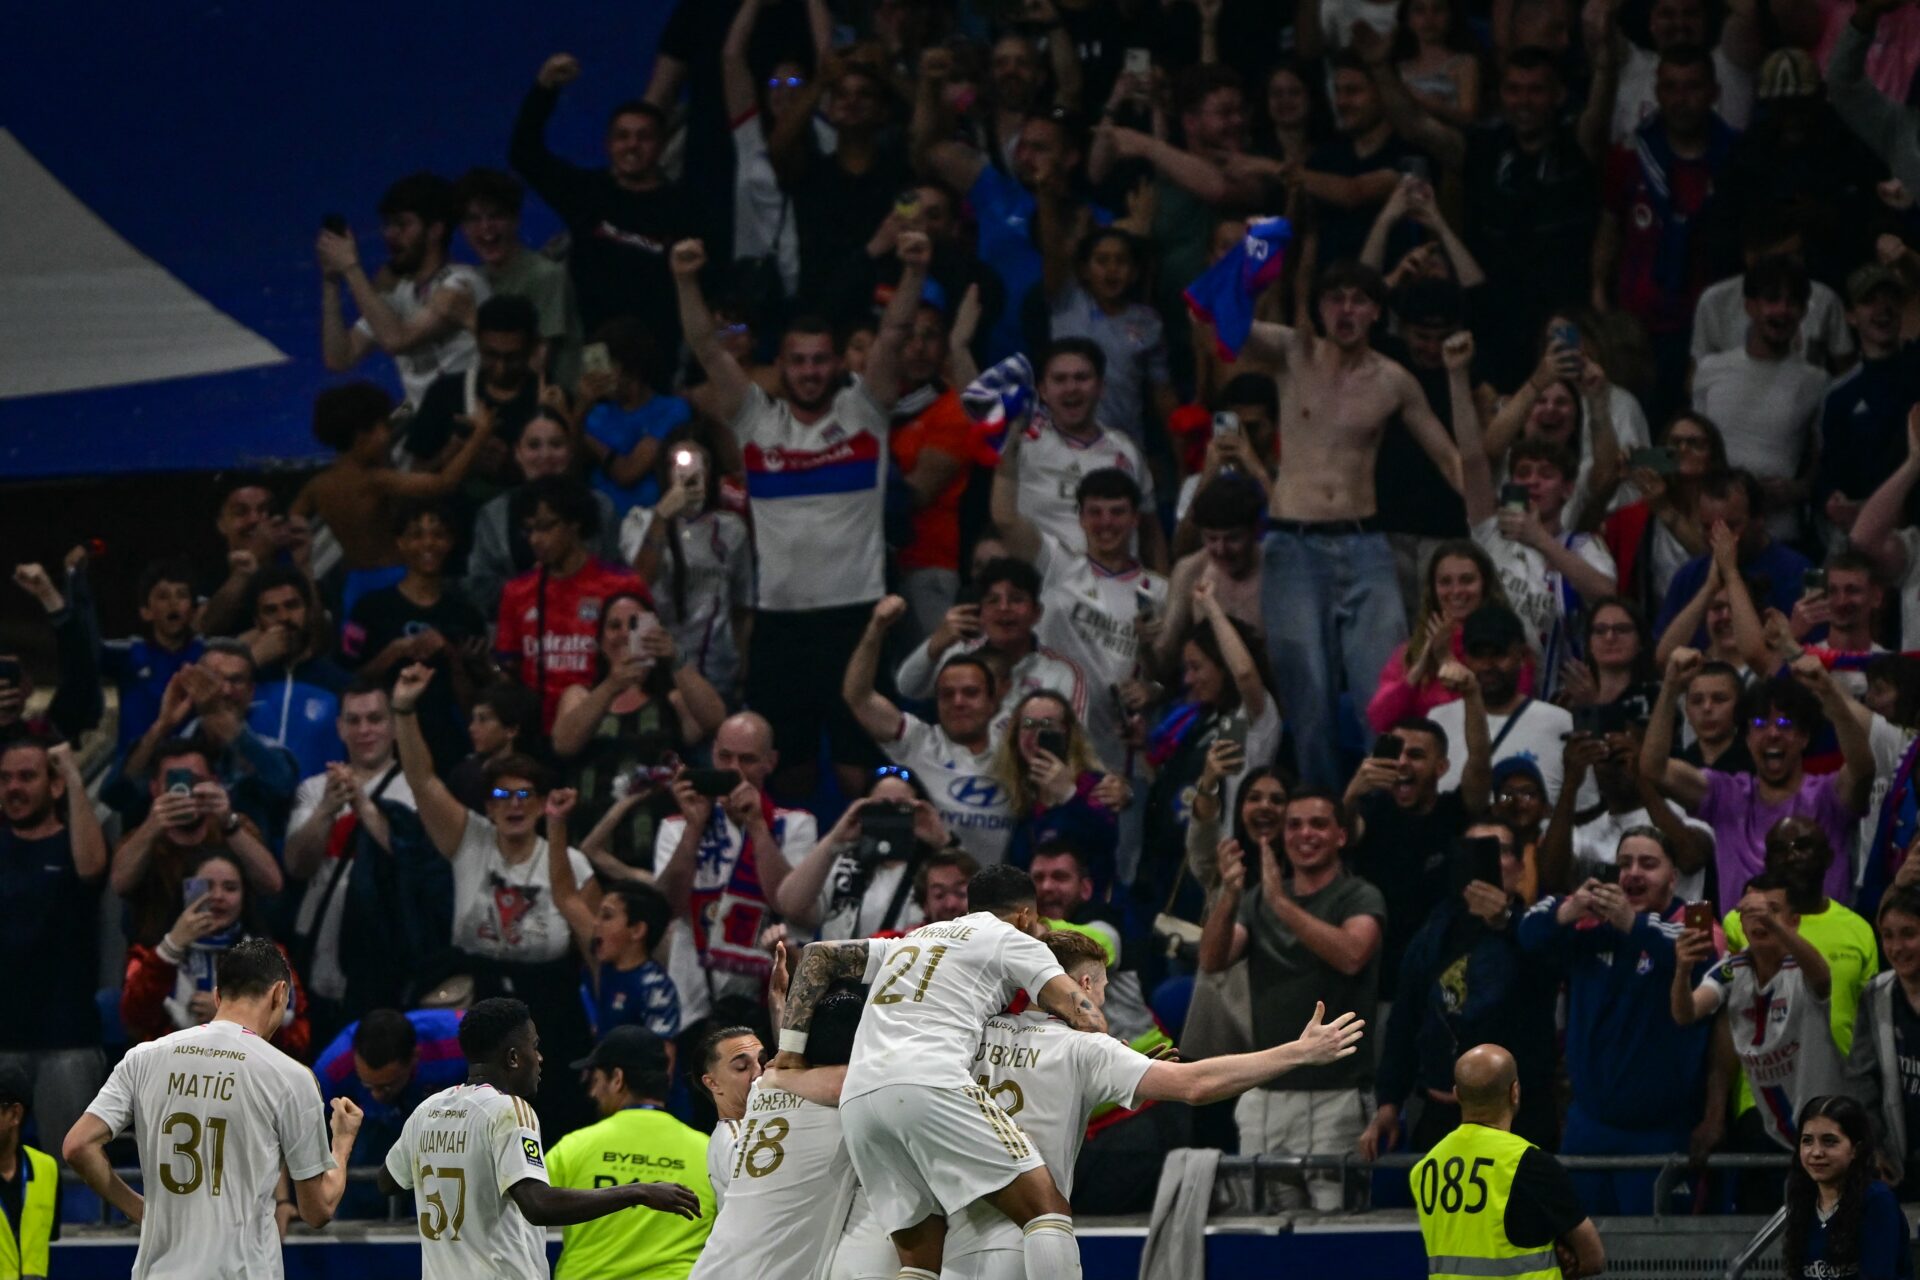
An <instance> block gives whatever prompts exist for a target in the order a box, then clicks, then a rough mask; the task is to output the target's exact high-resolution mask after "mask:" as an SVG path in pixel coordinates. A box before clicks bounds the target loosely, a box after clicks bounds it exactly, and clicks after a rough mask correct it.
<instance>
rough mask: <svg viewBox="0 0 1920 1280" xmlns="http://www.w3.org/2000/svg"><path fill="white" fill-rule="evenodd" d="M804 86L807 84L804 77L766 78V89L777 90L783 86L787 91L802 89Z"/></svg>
mask: <svg viewBox="0 0 1920 1280" xmlns="http://www.w3.org/2000/svg"><path fill="white" fill-rule="evenodd" d="M806 84H807V78H806V77H805V76H768V77H767V88H769V89H778V88H781V87H783V86H784V87H786V88H788V89H803V88H805V87H806Z"/></svg>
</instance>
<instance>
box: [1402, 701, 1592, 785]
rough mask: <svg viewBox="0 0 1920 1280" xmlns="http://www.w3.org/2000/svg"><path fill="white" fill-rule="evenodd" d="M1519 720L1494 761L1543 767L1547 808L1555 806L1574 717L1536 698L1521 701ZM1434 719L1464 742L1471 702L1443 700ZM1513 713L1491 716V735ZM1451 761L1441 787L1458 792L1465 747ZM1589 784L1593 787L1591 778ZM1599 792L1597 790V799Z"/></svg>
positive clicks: (1494, 735) (1497, 732)
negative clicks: (1529, 761) (1567, 741)
mask: <svg viewBox="0 0 1920 1280" xmlns="http://www.w3.org/2000/svg"><path fill="white" fill-rule="evenodd" d="M1518 714H1519V717H1520V718H1519V721H1518V722H1517V723H1516V724H1515V725H1514V726H1513V728H1512V729H1511V730H1509V731H1508V732H1507V736H1506V737H1505V738H1501V740H1500V745H1499V746H1497V747H1495V748H1494V749H1493V761H1492V763H1493V764H1495V765H1496V766H1497V765H1498V764H1499V763H1500V762H1501V761H1502V760H1512V759H1515V758H1516V757H1517V758H1519V759H1521V760H1531V761H1532V762H1533V763H1534V765H1535V766H1536V767H1538V768H1539V770H1540V777H1541V780H1542V781H1544V782H1545V783H1546V788H1547V807H1548V808H1549V809H1551V808H1552V807H1553V804H1554V801H1556V800H1558V799H1559V798H1560V779H1561V777H1562V776H1563V775H1564V773H1565V769H1564V768H1563V765H1562V762H1561V754H1562V753H1563V752H1564V751H1565V750H1566V746H1567V743H1566V737H1567V735H1568V734H1570V733H1572V732H1573V716H1572V715H1571V714H1570V713H1569V712H1567V711H1566V710H1565V709H1563V708H1561V707H1556V706H1554V705H1553V704H1552V703H1551V702H1542V701H1541V700H1540V699H1538V698H1535V699H1533V701H1531V702H1527V703H1523V704H1521V710H1520V711H1519V713H1518ZM1427 715H1428V717H1429V718H1430V719H1432V721H1433V722H1434V723H1435V724H1437V725H1439V726H1440V727H1441V728H1442V729H1445V730H1446V731H1447V741H1448V742H1459V743H1464V742H1466V740H1467V704H1466V703H1465V702H1464V701H1462V700H1461V699H1459V698H1455V699H1454V700H1453V701H1452V702H1443V703H1441V704H1440V705H1439V706H1437V707H1435V708H1434V709H1433V710H1432V711H1429V712H1428V713H1427ZM1509 719H1512V717H1511V716H1497V715H1494V714H1492V713H1491V712H1489V713H1488V715H1487V735H1488V737H1489V738H1499V737H1500V731H1501V730H1502V729H1505V728H1506V727H1507V721H1508V720H1509ZM1447 754H1448V757H1449V758H1448V760H1447V772H1446V775H1445V776H1444V777H1442V778H1441V779H1440V790H1442V791H1458V790H1459V789H1460V775H1461V773H1462V772H1464V771H1465V769H1466V767H1467V752H1466V749H1465V747H1462V748H1461V749H1460V750H1458V751H1450V752H1448V753H1447ZM1588 786H1589V787H1591V786H1592V781H1591V779H1589V781H1588ZM1598 796H1599V792H1598V790H1597V789H1595V791H1594V798H1595V799H1596V800H1597V799H1598ZM1586 804H1587V796H1586V792H1585V790H1584V789H1583V790H1582V793H1581V806H1582V807H1583V808H1584V807H1586Z"/></svg>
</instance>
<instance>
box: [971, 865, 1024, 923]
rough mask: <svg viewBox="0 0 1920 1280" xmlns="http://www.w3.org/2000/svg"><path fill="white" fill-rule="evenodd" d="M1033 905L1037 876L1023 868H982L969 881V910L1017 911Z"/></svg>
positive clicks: (995, 866) (997, 866) (1006, 866)
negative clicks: (1034, 881)
mask: <svg viewBox="0 0 1920 1280" xmlns="http://www.w3.org/2000/svg"><path fill="white" fill-rule="evenodd" d="M1032 904H1033V877H1032V876H1030V875H1028V874H1027V873H1026V872H1025V871H1022V870H1021V869H1020V868H1019V867H1016V866H1011V865H1009V864H1008V863H1004V862H1001V863H996V864H994V865H993V866H991V867H982V868H980V869H979V870H978V871H976V872H974V873H973V879H971V880H969V881H967V910H969V911H991V912H993V913H994V914H996V915H997V914H999V913H1000V912H1002V911H1015V910H1018V909H1019V908H1021V907H1025V906H1031V905H1032Z"/></svg>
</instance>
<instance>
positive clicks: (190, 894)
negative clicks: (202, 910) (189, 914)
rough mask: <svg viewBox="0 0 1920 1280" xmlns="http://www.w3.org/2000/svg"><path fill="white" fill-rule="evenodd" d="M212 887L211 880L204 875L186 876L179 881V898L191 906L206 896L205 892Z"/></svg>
mask: <svg viewBox="0 0 1920 1280" xmlns="http://www.w3.org/2000/svg"><path fill="white" fill-rule="evenodd" d="M212 888H213V882H212V881H211V880H208V879H207V878H206V877H205V876H188V877H187V878H186V879H185V880H182V881H181V882H180V900H181V901H182V902H183V903H185V904H186V905H187V906H192V905H193V904H194V903H196V902H198V901H200V899H202V898H204V897H206V896H207V892H208V891H209V890H210V889H212Z"/></svg>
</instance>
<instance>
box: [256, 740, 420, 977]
mask: <svg viewBox="0 0 1920 1280" xmlns="http://www.w3.org/2000/svg"><path fill="white" fill-rule="evenodd" d="M383 776H384V775H383ZM366 788H367V794H368V796H369V797H372V798H373V799H376V800H385V801H389V802H390V803H393V804H397V805H403V806H405V807H406V808H408V809H417V808H419V806H418V805H416V804H415V803H414V799H413V788H412V787H410V786H408V785H407V775H406V774H404V773H402V772H400V770H399V767H398V766H395V767H394V770H393V776H392V777H391V778H390V779H388V780H387V783H386V785H385V786H384V787H382V786H380V778H379V777H375V778H374V779H373V780H372V781H370V782H368V783H367V784H366ZM376 788H378V789H379V794H378V795H377V796H376V795H375V794H374V792H375V789H376ZM326 793H327V775H326V774H324V773H316V774H314V775H313V776H312V777H311V778H306V779H303V780H302V781H301V783H300V789H299V790H297V791H295V792H294V793H293V817H292V818H291V819H289V820H288V823H287V830H289V831H297V830H299V829H300V828H301V827H304V826H305V825H307V823H308V822H309V821H311V820H312V818H313V815H314V814H315V813H316V812H318V811H319V808H320V802H321V800H322V799H324V798H325V796H326ZM352 811H353V806H352V805H350V804H343V805H341V806H340V808H339V809H338V810H337V811H336V812H335V813H334V815H333V821H334V822H338V821H340V819H342V818H344V817H346V816H347V815H348V814H349V813H351V812H352ZM336 870H338V871H339V873H340V874H339V880H338V882H337V883H336V882H335V879H334V875H335V871H336ZM348 874H349V871H348V869H345V868H337V867H336V865H335V860H334V859H332V858H328V859H327V861H326V862H325V863H323V864H322V865H321V867H320V870H318V871H316V872H314V874H313V877H312V878H311V879H310V880H308V881H307V888H306V892H305V893H304V894H302V895H301V898H300V911H299V914H298V915H297V916H296V917H295V919H294V928H295V930H296V931H298V932H300V933H302V934H305V933H309V932H312V933H313V960H312V962H311V963H309V964H308V965H307V972H306V973H305V974H304V975H302V976H303V977H305V979H306V982H307V990H308V991H311V992H312V993H313V994H314V995H317V996H325V997H327V999H329V1000H341V999H344V998H345V997H346V994H347V975H346V973H345V972H344V971H343V970H342V969H341V968H340V922H341V921H342V920H344V919H345V918H346V914H347V893H346V889H347V876H348ZM329 890H331V891H332V892H329ZM316 920H317V922H318V926H319V927H318V930H317V931H315V922H316Z"/></svg>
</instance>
